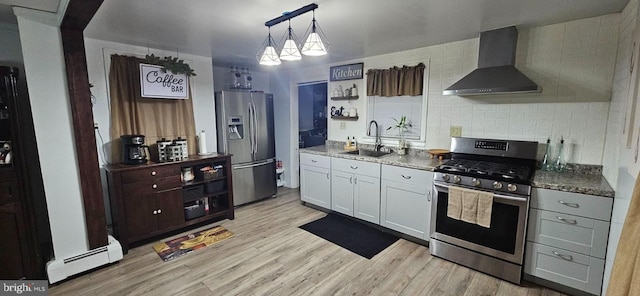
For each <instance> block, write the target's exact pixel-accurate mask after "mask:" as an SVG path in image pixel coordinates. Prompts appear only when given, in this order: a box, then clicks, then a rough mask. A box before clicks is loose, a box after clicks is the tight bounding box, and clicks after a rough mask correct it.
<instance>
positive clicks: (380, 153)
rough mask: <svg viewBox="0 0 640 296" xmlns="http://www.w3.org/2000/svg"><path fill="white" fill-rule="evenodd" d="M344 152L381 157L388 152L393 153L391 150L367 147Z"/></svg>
mask: <svg viewBox="0 0 640 296" xmlns="http://www.w3.org/2000/svg"><path fill="white" fill-rule="evenodd" d="M344 154H352V155H362V156H369V157H380V156H385V155H387V154H391V152H383V151H374V150H367V149H358V150H353V151H348V152H344Z"/></svg>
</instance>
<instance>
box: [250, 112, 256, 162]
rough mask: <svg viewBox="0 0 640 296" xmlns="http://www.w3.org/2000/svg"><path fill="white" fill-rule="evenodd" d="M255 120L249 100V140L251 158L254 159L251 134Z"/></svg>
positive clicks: (253, 139) (253, 142) (253, 140)
mask: <svg viewBox="0 0 640 296" xmlns="http://www.w3.org/2000/svg"><path fill="white" fill-rule="evenodd" d="M254 124H255V122H254V121H253V105H252V104H251V102H249V142H251V159H252V160H255V157H254V154H255V149H254V148H253V147H254V145H255V137H254V136H253V133H254V130H255V128H254V127H253V125H254Z"/></svg>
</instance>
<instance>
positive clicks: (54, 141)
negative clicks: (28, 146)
mask: <svg viewBox="0 0 640 296" xmlns="http://www.w3.org/2000/svg"><path fill="white" fill-rule="evenodd" d="M18 27H19V30H20V41H21V44H22V55H23V57H24V66H25V73H26V78H27V80H28V81H29V99H30V102H31V111H32V114H33V125H34V127H35V133H36V140H37V142H38V153H39V156H40V165H41V170H42V179H43V182H44V190H45V194H46V200H47V208H48V212H49V220H50V224H51V236H52V239H53V252H54V255H55V257H56V258H57V259H58V260H60V259H63V258H65V257H69V256H74V255H77V254H80V253H83V252H85V251H87V250H88V247H89V246H88V240H87V230H86V226H85V218H84V209H83V206H82V205H83V203H82V196H81V191H80V182H79V180H80V179H79V174H78V163H77V160H76V151H75V140H74V134H73V124H72V119H71V113H70V107H69V95H68V89H67V80H66V72H65V64H64V57H63V53H62V42H61V39H60V30H59V28H58V27H55V26H50V25H45V24H43V23H40V22H38V21H33V20H31V19H28V18H25V17H23V16H21V15H18Z"/></svg>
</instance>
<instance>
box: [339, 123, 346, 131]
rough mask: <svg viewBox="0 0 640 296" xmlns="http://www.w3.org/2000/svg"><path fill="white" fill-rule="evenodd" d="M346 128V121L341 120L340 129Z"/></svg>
mask: <svg viewBox="0 0 640 296" xmlns="http://www.w3.org/2000/svg"><path fill="white" fill-rule="evenodd" d="M346 128H347V123H346V122H341V123H340V129H341V130H343V129H346Z"/></svg>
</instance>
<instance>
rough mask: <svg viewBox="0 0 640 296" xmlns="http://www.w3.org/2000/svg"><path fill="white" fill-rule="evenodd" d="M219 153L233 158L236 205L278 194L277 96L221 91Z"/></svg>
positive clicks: (218, 107) (219, 100) (218, 127)
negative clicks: (275, 104) (274, 115)
mask: <svg viewBox="0 0 640 296" xmlns="http://www.w3.org/2000/svg"><path fill="white" fill-rule="evenodd" d="M215 98H216V124H217V125H216V126H217V137H218V152H220V153H229V154H233V156H232V157H231V165H232V172H233V175H232V179H233V199H234V204H235V205H241V204H245V203H249V202H252V201H256V200H259V199H262V198H265V197H270V196H274V195H275V194H276V162H275V157H276V149H275V141H274V131H273V95H272V94H265V93H261V92H237V91H218V92H216V94H215Z"/></svg>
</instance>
